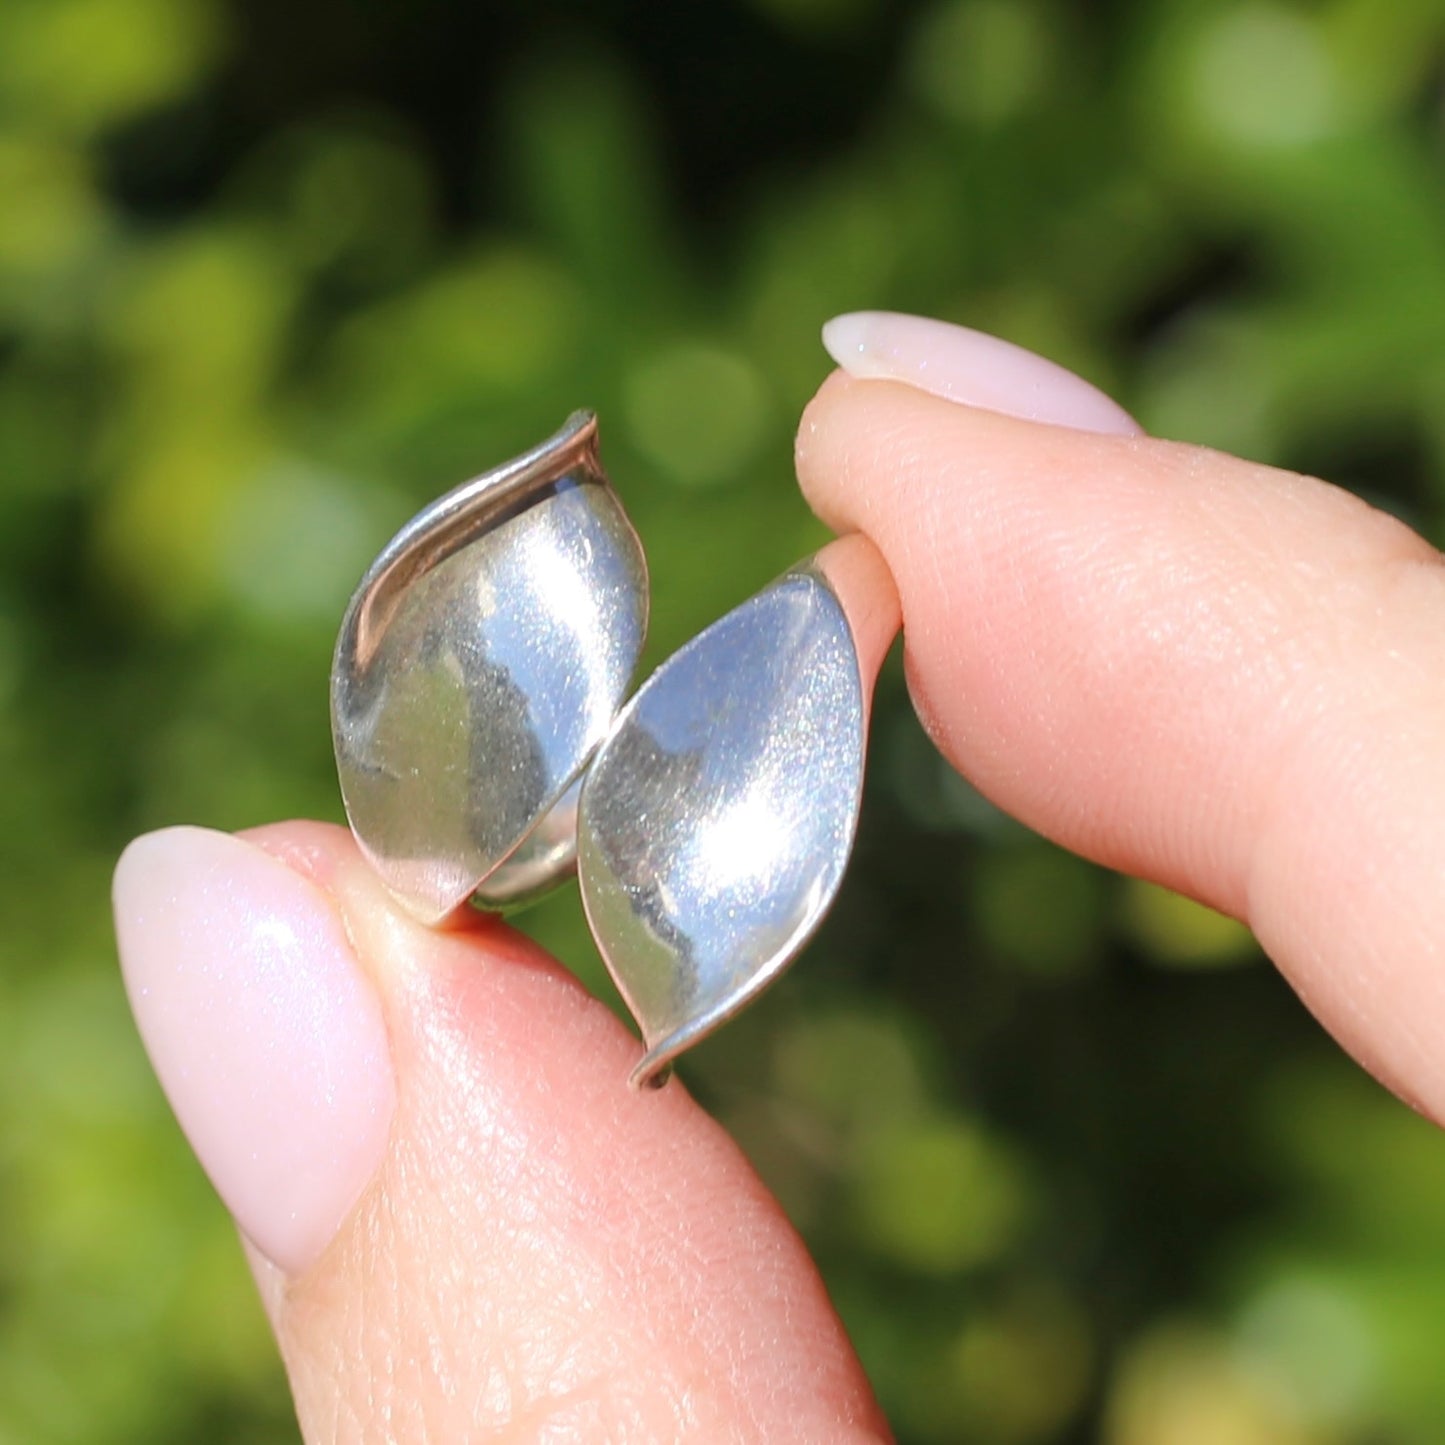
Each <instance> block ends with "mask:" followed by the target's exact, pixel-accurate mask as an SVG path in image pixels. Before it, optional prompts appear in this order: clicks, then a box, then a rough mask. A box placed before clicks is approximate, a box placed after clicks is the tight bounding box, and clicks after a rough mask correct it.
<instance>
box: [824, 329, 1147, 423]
mask: <svg viewBox="0 0 1445 1445" xmlns="http://www.w3.org/2000/svg"><path fill="white" fill-rule="evenodd" d="M823 345H824V346H825V347H826V348H827V350H828V354H829V355H830V356H831V357H832V358H833V360H834V361H836V362H837V363H838V365H839V366H841V367H842V368H843V370H844V371H846V372H848V373H849V374H850V375H851V376H856V377H859V378H861V379H864V380H871V381H901V382H905V383H906V384H907V385H909V386H916V387H918V388H919V389H920V390H921V391H930V392H932V393H933V394H934V395H935V396H941V397H943V398H944V399H945V400H947V401H957V402H962V403H963V404H964V405H965V406H977V407H982V408H984V410H986V411H1001V412H1006V413H1007V414H1008V415H1010V416H1018V417H1023V418H1024V419H1025V420H1026V421H1042V422H1050V423H1052V424H1053V425H1055V426H1067V427H1074V428H1076V429H1077V430H1079V431H1094V432H1117V433H1119V434H1121V435H1124V436H1138V435H1140V433H1141V430H1142V428H1141V427H1140V426H1139V424H1138V422H1136V421H1135V420H1134V418H1133V417H1131V416H1130V415H1129V413H1128V412H1126V411H1125V410H1124V409H1123V408H1122V407H1121V406H1120V405H1119V404H1118V403H1117V402H1114V401H1111V400H1110V399H1109V398H1108V397H1107V396H1105V395H1104V393H1103V392H1102V391H1100V390H1099V389H1098V388H1097V387H1094V386H1090V385H1089V383H1088V382H1087V381H1083V380H1081V379H1080V378H1079V377H1077V376H1075V375H1074V373H1073V372H1072V371H1065V370H1064V368H1063V367H1062V366H1057V365H1055V364H1054V363H1053V362H1052V361H1045V360H1044V358H1043V357H1042V356H1035V355H1034V353H1033V352H1032V351H1025V350H1024V349H1023V347H1021V346H1015V345H1014V344H1013V343H1012V342H1009V341H1000V340H999V339H998V337H996V336H988V335H985V334H984V333H983V332H982V331H970V330H969V329H968V327H966V326H953V325H951V324H950V323H949V322H947V321H933V320H930V319H929V318H928V317H926V316H904V315H901V314H900V313H898V312H896V311H852V312H849V313H848V314H847V315H846V316H835V317H834V318H833V319H832V320H831V321H830V322H828V323H827V325H825V326H824V327H823Z"/></svg>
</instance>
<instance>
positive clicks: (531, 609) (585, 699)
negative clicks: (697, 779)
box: [331, 413, 647, 922]
mask: <svg viewBox="0 0 1445 1445" xmlns="http://www.w3.org/2000/svg"><path fill="white" fill-rule="evenodd" d="M646 625H647V571H646V564H645V562H644V560H643V555H642V547H641V544H640V543H639V542H638V539H637V534H636V533H635V532H634V531H633V529H632V525H631V523H630V522H629V521H628V519H627V516H626V514H625V513H624V512H623V510H622V506H621V503H620V502H619V501H618V500H617V497H616V496H615V494H614V493H613V491H612V489H611V487H610V485H609V484H608V482H607V478H606V476H605V474H604V473H603V471H602V469H601V465H600V463H599V461H598V458H597V450H596V421H595V419H594V418H593V417H592V415H591V414H590V413H578V414H577V415H575V416H574V417H573V418H572V419H571V420H570V421H569V422H568V424H567V426H566V427H565V428H564V429H563V430H562V431H560V432H559V433H558V434H557V435H556V436H555V437H553V438H552V439H551V440H550V441H548V442H546V443H544V444H543V445H542V446H540V447H538V448H537V449H536V450H535V451H532V452H529V453H527V454H526V455H525V456H522V457H518V458H517V459H516V460H515V461H513V462H509V463H508V464H507V465H505V466H503V467H500V468H498V469H496V470H495V471H492V472H489V473H487V474H486V475H484V476H481V477H478V478H476V479H475V480H474V481H471V482H468V483H466V484H465V485H463V486H461V487H459V488H457V489H456V490H455V491H454V492H451V493H449V494H448V495H447V496H445V497H443V498H441V499H440V500H439V501H437V502H435V503H433V504H432V505H431V506H430V507H428V508H426V509H425V510H424V511H422V512H420V513H419V514H418V515H417V516H416V517H415V518H413V519H412V521H411V522H409V523H408V524H407V525H406V527H404V528H403V529H402V531H401V532H400V533H398V534H397V536H396V537H395V538H394V539H393V540H392V541H391V542H390V543H389V544H388V545H387V547H386V548H385V549H384V550H383V551H382V553H381V555H380V556H379V557H378V558H377V560H376V561H375V562H374V563H373V564H372V567H371V569H370V570H369V571H368V572H367V575H366V576H365V577H364V578H363V579H362V582H361V585H360V586H359V587H358V589H357V591H356V594H355V596H354V597H353V598H352V601H351V605H350V607H349V608H348V609H347V613H346V616H345V618H344V620H343V622H342V626H341V633H340V636H339V638H338V640H337V645H336V656H335V661H334V663H333V667H332V683H331V716H332V735H333V740H334V742H335V746H336V761H337V771H338V774H339V776H340V779H341V791H342V795H343V797H344V799H345V802H346V811H347V816H348V817H349V818H350V820H351V826H352V830H353V831H354V832H355V834H356V837H357V839H358V841H359V842H360V844H361V847H362V849H363V851H364V852H365V853H366V855H367V857H368V858H369V859H370V861H371V863H372V864H373V866H374V867H375V868H376V869H377V870H378V872H380V874H381V875H382V877H383V878H384V879H385V880H386V882H387V883H388V884H389V885H390V886H391V888H392V889H393V890H394V891H395V892H396V893H397V894H398V895H399V896H400V898H401V899H402V901H403V902H405V903H406V904H407V905H408V907H409V908H410V909H411V910H412V911H413V912H414V913H416V914H417V915H418V916H419V917H421V918H422V919H424V920H425V921H427V922H436V921H438V920H440V919H442V918H443V917H445V916H446V914H448V913H449V912H451V910H452V909H454V908H455V907H456V906H457V905H458V904H460V903H462V902H464V901H465V900H466V899H467V898H468V897H469V896H471V894H472V893H473V892H474V891H475V890H477V888H478V886H479V885H484V880H487V879H488V878H489V876H491V877H499V876H500V874H501V873H503V872H505V868H504V866H503V865H505V864H506V863H507V860H508V859H509V858H512V857H514V856H517V857H519V858H520V857H521V855H522V854H523V853H526V852H529V851H530V853H531V855H532V856H531V857H529V858H528V859H527V860H526V864H525V866H519V867H518V868H517V869H515V870H513V872H514V873H515V875H516V876H515V877H514V878H512V879H511V880H509V881H508V882H507V883H505V884H504V885H502V886H500V887H499V890H498V894H499V901H502V902H506V901H509V900H510V897H511V896H512V895H513V894H515V893H517V892H518V891H520V890H521V889H527V890H531V889H533V888H534V887H535V885H536V883H537V882H538V880H539V878H540V876H541V874H542V873H545V874H546V876H547V877H549V878H550V877H555V876H557V875H559V874H560V875H563V876H565V875H566V874H567V873H569V872H570V868H571V861H572V860H571V848H570V844H568V843H566V842H565V841H564V844H563V846H562V847H561V849H560V851H558V850H557V849H556V848H555V847H554V840H551V839H550V838H549V839H548V840H547V844H546V847H542V848H534V849H531V850H528V849H526V848H525V847H524V845H525V844H526V843H527V840H528V839H529V836H530V835H532V834H533V832H534V830H538V824H539V823H540V822H542V820H543V819H544V818H546V816H547V814H548V813H549V811H550V810H551V809H552V808H553V807H554V806H555V805H557V803H558V802H559V800H562V799H563V798H564V796H565V795H566V794H567V793H568V789H569V787H570V786H571V784H572V783H573V781H574V779H575V778H576V777H577V775H578V773H579V772H580V771H581V769H582V768H583V767H584V765H585V764H586V762H587V760H588V758H589V757H590V756H591V754H592V752H593V750H594V749H595V748H596V746H597V744H598V743H599V742H600V741H601V740H602V738H603V736H604V735H605V734H606V732H607V730H608V728H609V727H610V726H611V724H612V721H613V718H614V716H615V715H616V712H617V709H618V707H619V706H620V705H621V702H622V699H623V698H624V697H625V696H626V692H627V688H628V686H629V684H630V681H631V678H632V674H633V671H634V670H635V668H636V665H637V659H638V655H639V654H640V652H641V650H642V642H643V636H644V633H645V631H646ZM538 832H539V835H540V832H541V830H538ZM539 862H540V863H541V864H542V865H543V866H542V867H540V868H539V866H538V865H539Z"/></svg>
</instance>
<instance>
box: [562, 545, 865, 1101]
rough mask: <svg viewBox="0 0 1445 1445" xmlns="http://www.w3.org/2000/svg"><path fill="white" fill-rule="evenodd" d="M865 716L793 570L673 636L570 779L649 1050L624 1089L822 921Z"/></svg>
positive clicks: (595, 889) (846, 827)
mask: <svg viewBox="0 0 1445 1445" xmlns="http://www.w3.org/2000/svg"><path fill="white" fill-rule="evenodd" d="M866 726H867V699H866V697H865V694H864V690H863V683H862V679H861V678H860V675H859V664H858V657H857V653H856V650H855V647H854V643H853V638H852V634H851V632H850V630H849V626H848V620H847V617H846V616H845V614H844V611H843V608H842V606H841V605H840V604H839V601H838V599H837V597H836V596H835V594H834V592H833V590H832V588H831V587H830V586H829V584H828V582H827V580H826V578H825V577H824V576H823V574H822V572H821V571H819V570H818V569H816V568H815V567H813V566H811V565H808V564H804V565H803V566H801V567H799V568H797V569H795V570H794V571H792V572H790V573H787V574H785V575H784V576H783V577H782V578H780V579H779V580H778V581H777V582H775V583H774V584H773V585H772V586H771V587H769V588H767V589H766V590H764V591H763V592H761V593H759V594H758V595H757V596H756V597H754V598H752V599H751V600H750V601H748V602H745V603H744V604H743V605H742V606H741V607H739V608H737V609H736V610H735V611H733V612H730V613H729V614H728V615H727V616H726V617H724V618H722V619H721V620H720V621H719V622H716V623H714V624H713V626H711V627H710V628H708V629H707V631H705V632H703V633H702V634H701V635H699V636H698V637H696V638H695V639H693V641H692V642H690V643H688V644H687V646H685V647H684V648H683V649H682V650H681V651H680V652H678V653H676V654H675V655H674V656H673V657H671V658H670V659H669V660H668V661H667V662H665V663H664V664H663V665H662V667H660V668H659V669H658V671H657V672H655V673H654V674H653V675H652V677H651V678H650V679H649V680H648V681H647V682H646V684H644V686H643V687H642V689H641V690H640V691H639V692H638V694H637V695H636V697H634V698H633V699H632V701H631V702H630V703H629V704H628V705H627V707H626V708H625V709H624V710H623V712H622V713H621V715H620V716H619V717H618V719H617V722H616V725H615V727H614V728H613V731H612V732H611V734H610V735H609V737H608V739H607V741H606V742H605V743H604V744H603V745H602V747H601V748H600V749H599V750H598V753H597V755H596V757H595V758H594V759H593V762H592V764H591V766H590V767H589V768H588V770H587V774H586V776H585V778H584V781H583V785H582V796H581V803H580V810H579V818H578V875H579V878H580V880H581V885H582V900H583V904H584V906H585V908H586V911H587V919H588V922H589V923H590V925H591V928H592V932H593V935H594V936H595V938H596V940H597V943H598V946H599V947H600V949H601V951H602V956H603V958H604V960H605V961H606V963H607V966H608V968H609V969H610V970H611V972H612V976H613V978H614V979H615V980H616V982H617V985H618V988H619V989H620V990H621V992H622V996H623V998H624V1000H625V1001H626V1003H627V1006H628V1008H630V1009H631V1011H632V1013H633V1016H634V1017H635V1018H636V1019H637V1021H638V1023H639V1025H640V1026H641V1028H642V1032H643V1037H644V1040H645V1042H646V1044H647V1054H646V1057H645V1058H644V1059H643V1060H642V1062H641V1063H640V1064H639V1065H638V1066H637V1069H636V1070H635V1071H634V1073H633V1076H632V1077H633V1082H634V1083H642V1082H647V1081H649V1080H651V1079H653V1078H654V1077H656V1076H658V1075H659V1073H660V1071H662V1070H664V1069H665V1068H666V1066H667V1065H668V1064H669V1063H670V1061H671V1060H672V1059H673V1058H674V1057H676V1055H677V1054H679V1053H681V1052H682V1050H684V1049H685V1048H687V1047H688V1046H689V1045H690V1044H693V1043H695V1042H696V1041H697V1040H698V1039H700V1038H701V1037H702V1036H703V1035H705V1034H707V1033H710V1032H711V1031H712V1030H713V1029H714V1028H715V1027H716V1026H717V1025H718V1024H719V1023H721V1022H723V1021H724V1020H725V1019H727V1018H729V1017H731V1016H732V1015H733V1014H734V1013H735V1012H737V1010H738V1009H739V1008H740V1007H741V1006H742V1005H743V1004H744V1003H746V1002H747V1000H748V999H749V998H751V997H752V996H753V995H754V994H756V993H757V992H758V991H759V990H760V989H761V988H763V987H764V986H765V985H766V984H768V983H769V982H771V981H772V980H773V979H774V978H776V977H777V976H778V974H779V973H781V972H782V970H783V969H784V968H786V967H787V965H788V964H789V963H790V962H791V961H792V959H793V957H794V956H795V955H796V953H797V952H798V950H799V949H800V948H801V947H802V946H803V944H804V943H805V942H806V941H807V940H808V938H809V937H810V936H811V935H812V933H813V931H814V930H815V929H816V928H817V926H818V924H819V923H820V922H821V921H822V918H823V915H824V913H825V912H826V911H827V909H828V906H829V905H830V904H831V902H832V901H833V897H834V894H835V893H836V892H837V889H838V884H839V882H840V881H841V879H842V876H843V870H844V867H845V865H846V863H847V859H848V854H849V852H850V850H851V848H852V843H853V835H854V831H855V828H856V824H857V817H858V806H859V801H860V798H861V794H862V782H863V753H864V744H865V734H866Z"/></svg>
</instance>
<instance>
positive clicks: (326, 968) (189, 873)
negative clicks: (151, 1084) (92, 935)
mask: <svg viewBox="0 0 1445 1445" xmlns="http://www.w3.org/2000/svg"><path fill="white" fill-rule="evenodd" d="M114 904H115V926H116V936H117V939H118V940H119V943H120V959H121V970H122V972H123V973H124V976H125V985H126V991H127V993H129V995H130V1002H131V1008H132V1010H133V1011H134V1013H135V1019H136V1024H137V1025H138V1027H139V1029H140V1034H141V1038H142V1039H143V1040H144V1042H145V1046H146V1050H147V1052H148V1053H149V1054H150V1057H151V1063H152V1064H153V1065H154V1067H155V1071H156V1073H157V1075H158V1076H159V1078H160V1081H161V1087H162V1088H163V1089H164V1090H165V1093H166V1097H167V1098H168V1099H169V1100H170V1103H171V1108H172V1109H174V1110H175V1114H176V1118H177V1119H178V1120H179V1121H180V1125H181V1128H182V1129H183V1130H184V1131H185V1134H186V1137H187V1138H188V1139H189V1140H190V1143H191V1147H192V1148H193V1149H194V1150H195V1151H196V1156H197V1157H198V1158H199V1159H200V1161H201V1165H202V1167H203V1168H204V1169H205V1171H206V1173H207V1174H208V1175H209V1176H210V1178H211V1182H212V1184H214V1185H215V1187H216V1192H217V1193H218V1194H220V1196H221V1198H222V1200H223V1201H224V1202H225V1204H226V1207H227V1208H228V1209H229V1210H230V1211H231V1213H232V1215H233V1216H234V1217H235V1220H236V1222H237V1224H238V1225H239V1226H240V1228H241V1230H242V1231H243V1232H244V1233H245V1234H246V1235H247V1236H248V1238H249V1239H250V1240H251V1241H252V1243H253V1244H255V1245H256V1247H257V1248H258V1249H260V1250H261V1251H262V1253H264V1254H265V1255H266V1256H267V1257H268V1258H269V1259H271V1260H272V1261H273V1262H274V1263H275V1264H277V1265H279V1266H280V1267H281V1268H282V1269H283V1270H285V1271H286V1272H287V1273H288V1274H293V1275H295V1274H300V1273H302V1272H303V1271H305V1270H306V1269H307V1268H308V1267H309V1266H310V1265H311V1264H312V1263H314V1262H315V1260H316V1258H317V1257H318V1256H319V1255H320V1253H321V1251H322V1250H323V1249H325V1247H326V1245H327V1244H328V1243H329V1242H330V1240H331V1239H332V1237H333V1236H334V1235H335V1233H336V1230H337V1228H338V1226H339V1225H340V1224H341V1222H342V1220H343V1219H344V1218H345V1217H346V1215H347V1213H348V1212H349V1211H350V1210H351V1207H352V1206H353V1205H354V1204H355V1203H356V1200H357V1198H358V1196H359V1195H360V1193H361V1191H362V1189H363V1188H364V1187H365V1185H366V1182H367V1180H368V1179H370V1178H371V1176H372V1174H373V1173H374V1172H375V1171H376V1168H377V1166H378V1165H379V1164H380V1162H381V1156H382V1152H383V1150H384V1149H385V1147H386V1136H387V1129H388V1126H389V1123H390V1119H391V1111H392V1106H393V1103H394V1101H395V1091H394V1090H395V1086H394V1083H393V1080H392V1071H391V1058H390V1054H389V1051H388V1048H387V1038H386V1026H385V1024H384V1023H383V1020H382V1015H381V1007H380V1004H379V1002H378V1000H377V998H376V995H375V993H374V991H373V990H372V987H371V984H370V983H369V982H368V980H367V979H366V978H365V977H364V975H363V974H362V972H361V970H360V967H359V966H358V964H357V960H356V957H355V954H354V953H353V952H352V949H351V945H350V943H349V941H348V939H347V937H346V933H345V931H344V930H343V929H342V926H341V920H340V918H339V917H338V916H337V913H336V910H335V908H334V907H333V906H332V904H331V902H330V901H329V900H328V899H327V897H326V896H325V894H323V893H322V892H321V891H320V889H318V888H317V887H316V886H315V885H314V884H312V883H310V882H308V881H307V880H306V879H304V878H302V877H301V876H300V875H299V874H297V873H294V872H292V871H291V869H290V868H288V867H287V866H286V865H285V864H284V863H280V862H278V861H277V860H276V859H274V858H272V857H271V856H270V855H269V854H267V853H263V852H262V851H261V850H260V849H259V848H255V847H252V846H251V844H249V843H243V842H242V841H241V840H240V839H239V838H233V837H231V836H230V835H229V834H226V833H215V832H211V831H210V830H209V829H206V828H167V829H165V830H164V831H163V832H159V833H151V834H148V835H147V836H146V837H143V838H138V839H137V840H136V841H135V842H134V843H132V844H131V845H130V847H129V848H127V849H126V851H125V853H124V854H123V855H122V856H121V860H120V862H119V864H118V865H117V866H116V870H115V885H114Z"/></svg>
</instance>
